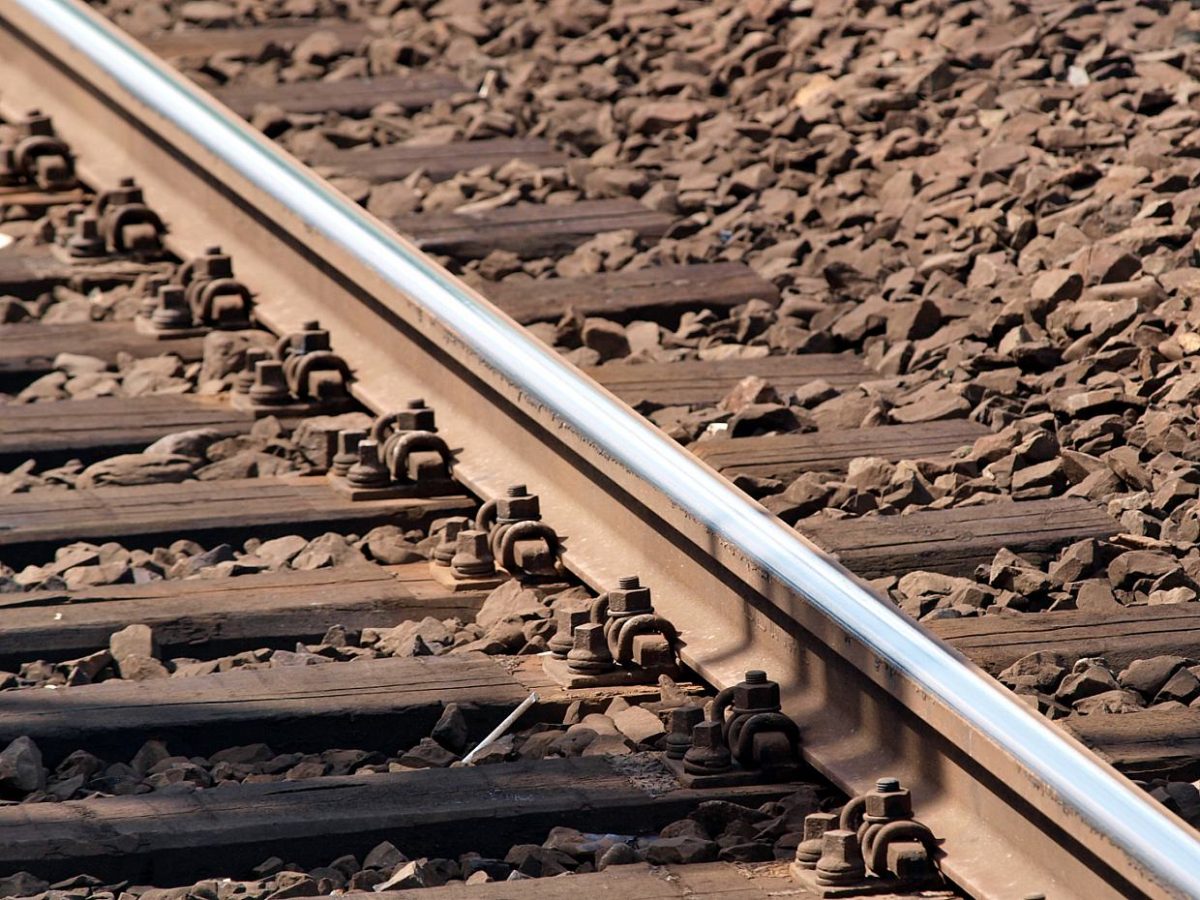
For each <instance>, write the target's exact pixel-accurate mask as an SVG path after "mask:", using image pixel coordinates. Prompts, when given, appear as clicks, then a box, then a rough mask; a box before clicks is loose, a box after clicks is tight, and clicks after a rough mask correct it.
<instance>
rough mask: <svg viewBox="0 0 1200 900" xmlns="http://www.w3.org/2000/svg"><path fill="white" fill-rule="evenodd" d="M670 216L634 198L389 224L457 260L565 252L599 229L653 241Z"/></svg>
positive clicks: (504, 209) (438, 215)
mask: <svg viewBox="0 0 1200 900" xmlns="http://www.w3.org/2000/svg"><path fill="white" fill-rule="evenodd" d="M671 221H672V219H671V217H670V216H668V215H666V214H664V213H660V212H657V211H655V210H652V209H649V208H647V207H645V206H642V204H640V203H638V202H637V201H636V200H630V199H626V198H622V199H618V200H581V201H579V202H577V203H567V204H540V203H518V204H517V205H515V206H502V207H500V208H498V209H491V210H485V211H481V212H477V213H418V214H415V215H411V216H397V217H395V218H393V219H392V220H391V223H392V225H393V226H394V227H395V229H396V230H397V231H399V232H400V233H402V234H406V235H408V236H409V237H410V238H412V240H413V241H414V242H415V243H416V244H417V246H419V247H420V248H421V249H422V250H428V251H431V252H433V253H445V254H447V255H450V256H456V257H460V258H474V257H481V256H486V255H487V254H488V253H491V252H492V251H493V250H508V251H511V252H513V253H517V254H519V255H523V256H537V255H548V254H551V253H557V252H563V251H568V250H571V249H572V248H574V247H576V246H578V245H579V244H581V243H583V242H584V241H586V240H588V239H589V238H591V237H594V236H595V235H597V234H600V233H602V232H605V231H619V230H622V229H632V230H633V231H636V232H637V233H638V234H639V235H641V236H642V237H645V238H658V237H661V236H662V235H663V233H664V232H665V231H666V230H667V228H669V227H670V225H671Z"/></svg>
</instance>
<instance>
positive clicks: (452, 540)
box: [433, 516, 471, 566]
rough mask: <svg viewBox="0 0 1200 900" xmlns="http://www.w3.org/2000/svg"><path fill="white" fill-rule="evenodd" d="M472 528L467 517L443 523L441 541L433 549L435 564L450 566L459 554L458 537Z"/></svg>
mask: <svg viewBox="0 0 1200 900" xmlns="http://www.w3.org/2000/svg"><path fill="white" fill-rule="evenodd" d="M470 527H471V520H470V519H468V518H467V517H466V516H452V517H451V518H449V519H447V520H446V521H445V522H443V523H442V532H441V539H440V540H439V541H438V544H437V546H436V547H434V548H433V564H434V565H435V566H448V565H450V562H451V561H452V560H453V559H454V554H455V553H457V552H458V536H459V535H460V534H462V533H463V532H464V531H466V530H467V529H468V528H470Z"/></svg>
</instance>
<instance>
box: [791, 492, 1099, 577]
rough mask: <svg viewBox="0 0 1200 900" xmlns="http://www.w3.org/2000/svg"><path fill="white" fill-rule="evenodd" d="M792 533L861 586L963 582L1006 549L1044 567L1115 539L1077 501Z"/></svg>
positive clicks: (875, 519) (814, 523) (805, 526)
mask: <svg viewBox="0 0 1200 900" xmlns="http://www.w3.org/2000/svg"><path fill="white" fill-rule="evenodd" d="M796 530H797V531H799V532H800V533H802V534H803V535H804V536H805V537H807V538H808V539H809V540H811V541H813V542H814V543H815V544H817V545H818V546H819V547H821V548H822V549H823V550H826V551H828V552H830V553H833V554H834V555H835V556H837V557H838V559H840V560H841V562H842V564H843V565H845V566H846V567H847V568H849V569H850V570H851V571H852V572H854V573H855V574H856V575H858V576H859V577H860V578H879V577H882V576H884V575H903V574H904V573H905V572H911V571H914V570H917V569H926V570H928V571H932V572H945V573H947V574H951V575H968V574H970V573H971V572H973V571H974V569H975V567H976V566H977V565H980V564H981V563H990V562H991V561H992V558H993V557H994V556H995V555H996V551H997V550H1000V549H1001V548H1005V547H1007V548H1008V549H1009V550H1012V551H1013V552H1015V553H1019V554H1021V555H1023V556H1027V557H1028V558H1030V559H1031V560H1045V559H1047V558H1049V557H1050V555H1051V554H1053V553H1054V552H1055V551H1056V550H1058V549H1059V548H1060V547H1062V546H1063V545H1065V544H1069V543H1072V542H1074V541H1081V540H1084V539H1085V538H1101V539H1102V538H1107V537H1111V536H1112V535H1114V534H1116V533H1117V531H1119V528H1118V527H1117V523H1116V522H1114V521H1113V520H1112V519H1111V518H1110V517H1109V516H1108V514H1107V513H1105V512H1104V510H1102V509H1100V508H1099V507H1097V506H1095V505H1093V504H1092V503H1089V502H1088V501H1086V500H1081V499H1078V498H1075V497H1062V498H1055V499H1051V500H1030V501H1028V502H1025V503H1006V502H997V503H988V504H985V505H982V506H968V507H960V508H956V509H939V510H929V511H925V512H916V513H912V514H911V515H907V516H866V517H863V518H859V519H822V518H811V519H806V520H801V521H800V522H798V523H797V525H796Z"/></svg>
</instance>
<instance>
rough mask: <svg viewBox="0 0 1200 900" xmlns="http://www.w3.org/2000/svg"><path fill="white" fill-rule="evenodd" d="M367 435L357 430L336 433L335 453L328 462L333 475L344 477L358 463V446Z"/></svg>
mask: <svg viewBox="0 0 1200 900" xmlns="http://www.w3.org/2000/svg"><path fill="white" fill-rule="evenodd" d="M366 437H367V433H366V432H365V431H361V430H358V429H344V430H342V431H339V432H338V436H337V453H335V454H334V455H333V459H332V460H331V461H330V469H331V470H332V471H333V474H334V475H337V476H339V477H341V478H345V477H346V473H347V472H349V471H350V467H351V466H353V465H354V464H355V463H356V462H358V445H359V444H360V443H361V442H362V441H363V440H365V439H366Z"/></svg>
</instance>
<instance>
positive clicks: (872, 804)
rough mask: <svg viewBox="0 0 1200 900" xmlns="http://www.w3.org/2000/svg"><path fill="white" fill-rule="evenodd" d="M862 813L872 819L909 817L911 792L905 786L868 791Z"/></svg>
mask: <svg viewBox="0 0 1200 900" xmlns="http://www.w3.org/2000/svg"><path fill="white" fill-rule="evenodd" d="M866 798H867V803H866V808H865V809H864V810H863V814H864V815H866V816H870V817H871V818H873V819H911V818H912V794H911V793H909V791H908V789H907V788H901V789H900V790H898V791H887V792H886V793H884V792H880V791H868V792H867V794H866Z"/></svg>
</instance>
